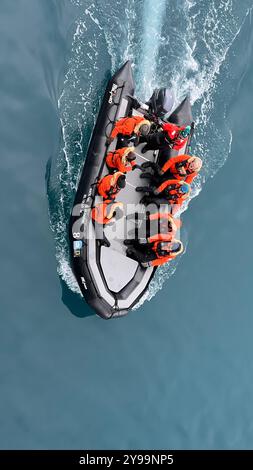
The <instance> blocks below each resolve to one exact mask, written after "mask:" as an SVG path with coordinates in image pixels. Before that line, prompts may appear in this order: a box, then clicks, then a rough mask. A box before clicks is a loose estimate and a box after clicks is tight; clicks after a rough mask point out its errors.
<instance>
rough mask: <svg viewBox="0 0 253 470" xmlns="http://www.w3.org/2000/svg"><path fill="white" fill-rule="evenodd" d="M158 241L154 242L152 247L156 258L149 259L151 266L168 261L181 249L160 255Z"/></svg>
mask: <svg viewBox="0 0 253 470" xmlns="http://www.w3.org/2000/svg"><path fill="white" fill-rule="evenodd" d="M160 243H161V242H159V241H157V242H155V243H154V245H153V247H152V250H153V251H154V252H155V254H156V256H157V259H155V260H153V261H151V266H161V265H162V264H164V263H167V262H168V261H170V260H172V259H174V258H176V257H177V256H178V255H179V254H180V253H181V252H182V251H180V252H178V253H170V254H168V255H165V256H164V255H162V254H160V253H159V247H160Z"/></svg>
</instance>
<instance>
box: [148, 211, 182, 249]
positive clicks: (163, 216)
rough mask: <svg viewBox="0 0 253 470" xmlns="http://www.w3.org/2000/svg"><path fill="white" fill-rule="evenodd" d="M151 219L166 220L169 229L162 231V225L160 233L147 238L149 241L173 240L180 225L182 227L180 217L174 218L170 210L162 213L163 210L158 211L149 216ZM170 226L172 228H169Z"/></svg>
mask: <svg viewBox="0 0 253 470" xmlns="http://www.w3.org/2000/svg"><path fill="white" fill-rule="evenodd" d="M149 220H150V221H155V220H157V221H160V222H161V221H165V222H167V226H168V231H165V232H162V231H161V226H160V230H159V233H157V234H156V235H152V236H151V237H149V238H148V239H147V241H148V242H149V243H152V242H158V241H168V242H169V241H172V240H173V239H174V238H175V235H176V232H177V230H178V228H179V227H181V221H180V220H179V219H174V217H172V215H171V214H169V213H168V212H166V213H162V212H157V213H155V214H150V216H149ZM169 227H170V228H169Z"/></svg>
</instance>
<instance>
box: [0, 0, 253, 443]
mask: <svg viewBox="0 0 253 470" xmlns="http://www.w3.org/2000/svg"><path fill="white" fill-rule="evenodd" d="M252 6H253V4H252V0H249V1H248V0H243V1H241V2H237V1H232V0H226V1H225V0H219V1H216V0H212V1H207V0H196V1H193V0H192V1H187V0H180V1H175V0H167V1H164V0H159V2H157V8H154V4H153V2H151V1H149V0H144V1H143V0H140V1H138V2H134V1H132V0H128V1H127V2H122V1H121V0H118V1H116V2H112V0H106V1H104V2H102V1H101V2H100V1H99V0H98V1H96V2H94V3H92V2H88V1H85V0H72V1H71V0H17V1H16V2H15V4H14V2H10V1H9V0H2V2H1V5H0V40H1V51H2V52H1V56H0V61H1V71H2V73H1V78H0V107H1V112H0V116H1V126H0V147H1V152H0V154H1V160H0V165H1V171H0V178H1V185H0V188H1V189H0V190H1V205H2V215H3V217H2V221H3V222H2V234H1V247H2V274H1V296H0V299H1V300H0V306H1V310H0V311H1V320H2V321H1V328H0V358H1V359H0V385H1V386H0V398H1V400H0V448H93V449H97V448H112V447H114V448H127V449H134V448H158V449H159V448H180V449H181V448H188V449H192V448H197V449H203V448H231V449H235V448H252V437H253V407H252V400H251V397H252V393H253V378H252V374H253V369H252V365H251V363H252V361H251V358H252V355H253V346H252V339H251V336H252V333H251V332H252V328H253V319H252V314H253V312H252V304H251V284H252V269H251V266H252V261H253V256H252V248H251V245H250V240H251V235H252V230H253V222H252V216H251V214H252V208H251V200H252V196H253V186H252V183H251V172H252V170H253V160H252V154H251V152H252V151H251V148H252V144H253V134H252V105H253V102H252V85H253V63H252V44H253V43H252V41H253V31H252V16H251V8H252ZM112 25H113V27H112ZM150 31H152V34H150ZM127 58H130V59H131V60H132V61H133V64H134V73H135V78H136V84H137V92H138V94H139V96H141V97H146V96H148V95H149V93H150V90H151V89H152V87H154V86H160V85H161V86H164V85H167V84H168V83H169V84H172V85H173V87H174V89H175V91H176V96H177V100H180V98H181V97H182V96H184V94H185V93H190V95H191V99H192V103H193V112H194V115H195V117H196V121H197V124H198V127H197V132H196V137H195V141H194V151H195V152H196V153H197V154H199V155H200V156H202V158H203V159H204V162H205V169H204V171H203V173H202V177H201V178H200V179H199V181H198V182H197V184H196V187H195V195H197V194H198V197H196V198H194V199H193V200H192V202H191V204H190V208H189V210H188V211H187V212H186V213H185V214H184V215H183V220H184V227H185V230H186V231H187V233H188V245H187V251H186V254H185V255H184V256H183V257H182V258H181V260H180V262H179V264H178V266H177V269H176V271H175V272H174V275H173V276H171V272H170V271H172V270H168V269H165V270H163V271H162V272H161V271H160V274H159V275H158V276H157V277H156V279H155V281H154V283H153V284H152V286H151V289H150V292H149V299H151V300H150V301H149V300H147V301H146V302H145V303H144V304H143V305H142V306H140V308H139V309H138V310H136V311H135V312H134V313H133V314H132V315H129V317H127V318H124V319H121V320H115V321H111V322H105V321H102V320H100V319H99V318H97V317H96V316H94V315H92V311H91V309H90V308H89V307H88V306H87V305H86V304H85V303H83V301H82V300H81V299H80V297H79V295H78V293H77V292H76V291H77V289H76V284H75V282H74V279H73V277H72V275H71V271H70V268H69V264H68V249H67V238H66V223H67V221H68V216H69V211H70V208H71V204H72V200H73V195H74V191H75V187H76V183H77V181H78V175H79V173H80V170H81V168H82V163H83V155H84V154H85V150H86V148H87V145H88V141H89V137H90V133H91V130H92V126H93V123H94V121H95V117H96V113H97V111H98V107H99V101H100V99H101V97H102V94H103V92H102V87H103V86H104V85H105V83H106V80H107V79H108V77H109V76H110V74H111V73H113V72H114V71H115V70H116V69H117V68H118V67H119V66H120V65H121V64H122V63H123V62H124V60H126V59H127ZM55 253H56V257H55ZM173 271H174V269H173ZM57 272H58V274H57ZM166 277H167V278H168V277H170V278H169V279H167V280H165V282H163V281H164V279H165V278H166ZM161 286H163V288H162V290H161V289H160V287H161Z"/></svg>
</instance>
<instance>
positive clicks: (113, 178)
mask: <svg viewBox="0 0 253 470" xmlns="http://www.w3.org/2000/svg"><path fill="white" fill-rule="evenodd" d="M125 186H126V175H124V174H123V173H122V172H121V171H117V172H116V173H114V174H113V175H106V176H104V177H103V178H102V179H101V180H99V181H98V184H97V191H98V194H99V195H100V196H102V197H103V198H104V199H115V197H116V195H117V194H118V192H119V191H120V190H121V189H123V188H124V187H125Z"/></svg>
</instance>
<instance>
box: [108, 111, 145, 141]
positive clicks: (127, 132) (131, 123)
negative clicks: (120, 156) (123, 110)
mask: <svg viewBox="0 0 253 470" xmlns="http://www.w3.org/2000/svg"><path fill="white" fill-rule="evenodd" d="M150 128H151V122H150V121H148V120H147V119H145V118H144V117H143V116H131V117H125V118H122V119H119V120H118V121H117V122H116V124H115V126H114V128H113V130H112V133H111V136H110V137H109V139H108V143H111V142H112V141H113V140H114V139H115V138H116V137H118V141H119V143H120V147H122V146H124V144H125V143H129V142H130V143H132V145H135V146H137V145H138V142H139V138H140V136H143V137H144V136H147V135H148V134H149V131H150Z"/></svg>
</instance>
